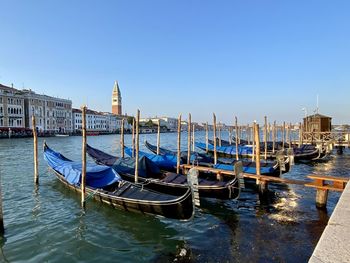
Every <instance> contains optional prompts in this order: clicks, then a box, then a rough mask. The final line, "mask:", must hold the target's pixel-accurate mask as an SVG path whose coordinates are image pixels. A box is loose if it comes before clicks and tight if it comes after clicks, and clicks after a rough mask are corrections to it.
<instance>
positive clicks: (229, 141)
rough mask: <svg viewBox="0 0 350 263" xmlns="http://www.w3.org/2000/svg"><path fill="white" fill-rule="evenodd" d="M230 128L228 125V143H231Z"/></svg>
mask: <svg viewBox="0 0 350 263" xmlns="http://www.w3.org/2000/svg"><path fill="white" fill-rule="evenodd" d="M231 133H232V128H231V127H229V128H228V143H229V144H230V145H231V144H232V137H231V136H232V134H231Z"/></svg>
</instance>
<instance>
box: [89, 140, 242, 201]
mask: <svg viewBox="0 0 350 263" xmlns="http://www.w3.org/2000/svg"><path fill="white" fill-rule="evenodd" d="M128 149H129V150H128V151H126V152H127V153H129V154H130V155H131V154H132V149H131V148H128ZM87 153H88V154H89V156H90V157H91V158H92V159H94V160H95V162H96V163H99V164H105V165H109V166H111V167H112V168H113V169H115V170H116V171H117V172H118V173H119V174H120V176H121V177H122V178H123V179H124V180H128V181H133V180H134V171H135V160H134V158H118V157H115V156H112V155H109V154H108V153H105V152H103V151H101V150H98V149H96V148H93V147H91V146H90V145H87ZM139 156H140V160H141V162H139V167H141V169H140V170H139V174H140V177H139V181H140V182H143V183H144V187H154V188H158V187H159V188H164V187H165V188H168V189H169V187H170V188H171V187H181V186H183V185H187V177H186V176H185V175H182V174H176V173H173V172H166V171H160V170H158V171H160V172H157V171H156V170H155V169H154V167H152V168H151V169H150V167H151V166H152V165H150V162H151V163H153V162H152V159H151V160H150V159H149V158H148V157H149V156H150V157H152V156H151V154H148V153H144V152H140V153H139ZM154 159H155V157H154V158H153V160H154ZM156 160H157V161H158V164H159V163H160V162H161V161H165V162H166V165H165V166H164V165H163V166H162V167H169V163H168V161H169V160H168V159H162V158H161V156H159V157H158V158H157V159H156ZM171 160H172V159H171ZM172 161H173V160H172ZM145 163H148V164H147V165H144V164H145ZM153 165H156V163H153ZM175 165H176V163H175ZM157 167H158V165H157ZM239 187H240V186H239V181H238V179H237V177H234V178H227V179H226V180H224V181H218V180H216V179H215V178H213V177H212V176H211V175H210V176H208V177H200V178H198V191H199V196H200V197H210V198H218V199H235V198H238V196H239V193H240V189H239ZM169 191H170V190H169Z"/></svg>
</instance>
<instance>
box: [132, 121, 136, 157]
mask: <svg viewBox="0 0 350 263" xmlns="http://www.w3.org/2000/svg"><path fill="white" fill-rule="evenodd" d="M131 140H132V154H131V157H132V158H134V157H135V118H134V117H133V118H132V139H131Z"/></svg>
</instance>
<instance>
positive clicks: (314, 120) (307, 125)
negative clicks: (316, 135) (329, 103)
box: [303, 113, 332, 132]
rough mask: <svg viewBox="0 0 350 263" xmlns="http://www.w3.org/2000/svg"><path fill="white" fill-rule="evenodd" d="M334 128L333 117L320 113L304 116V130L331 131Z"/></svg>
mask: <svg viewBox="0 0 350 263" xmlns="http://www.w3.org/2000/svg"><path fill="white" fill-rule="evenodd" d="M331 130H332V118H331V117H328V116H325V115H321V114H319V113H317V114H314V115H310V116H306V117H305V118H304V125H303V131H304V132H330V131H331Z"/></svg>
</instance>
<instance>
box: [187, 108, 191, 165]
mask: <svg viewBox="0 0 350 263" xmlns="http://www.w3.org/2000/svg"><path fill="white" fill-rule="evenodd" d="M190 161H191V113H189V114H188V121H187V164H190Z"/></svg>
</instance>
